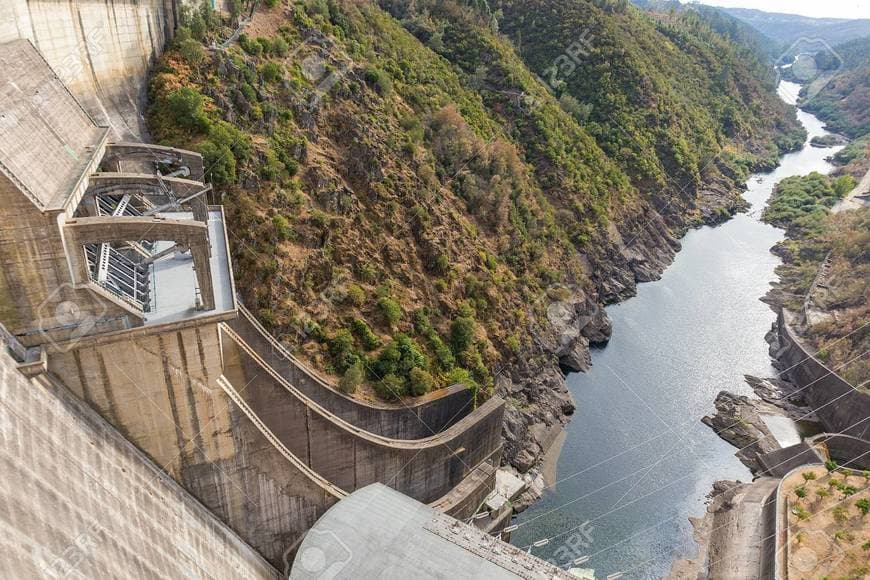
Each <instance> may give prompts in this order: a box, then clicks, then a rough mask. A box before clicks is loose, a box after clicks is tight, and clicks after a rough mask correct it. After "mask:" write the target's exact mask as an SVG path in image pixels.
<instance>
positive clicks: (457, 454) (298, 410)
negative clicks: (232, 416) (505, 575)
mask: <svg viewBox="0 0 870 580" xmlns="http://www.w3.org/2000/svg"><path fill="white" fill-rule="evenodd" d="M221 334H222V341H221V342H222V348H223V356H224V376H225V377H227V378H228V379H229V380H230V382H231V383H232V384H233V385H234V386H235V387H236V389H237V391H238V392H239V393H240V395H241V396H242V397H243V398H244V399H245V401H246V403H247V404H248V405H249V406H250V408H251V409H253V411H254V413H256V414H257V416H258V417H259V418H260V419H261V420H262V421H263V423H264V424H265V425H267V426H268V427H269V429H270V430H271V431H272V432H273V433H274V434H275V435H276V436H277V437H278V439H280V441H281V442H282V443H283V444H284V445H286V447H287V448H288V449H289V450H290V452H291V453H293V454H294V455H296V456H297V457H300V458H305V461H306V464H307V465H308V466H309V467H310V468H311V469H312V470H314V471H315V472H317V473H318V474H319V475H321V476H322V477H324V478H325V479H327V480H328V481H330V482H332V483H333V484H335V485H337V486H338V487H340V488H342V489H345V490H355V489H359V488H361V487H364V486H366V485H368V484H370V483H377V482H380V483H385V484H387V485H389V486H390V487H393V488H395V489H397V490H399V491H401V492H403V493H405V494H407V495H409V496H411V497H413V498H415V499H417V500H418V501H421V502H424V503H429V502H434V501H436V500H438V499H440V498H442V497H443V496H445V495H447V494H448V493H449V492H450V491H451V490H452V489H453V488H455V487H456V486H457V485H459V484H460V483H461V482H462V481H463V480H464V479H465V478H466V477H468V476H469V475H471V474H472V473H473V472H474V471H476V470H477V469H481V468H483V466H485V465H486V466H492V465H497V463H498V461H499V459H500V452H501V422H502V417H503V413H504V401H502V400H501V399H499V398H498V397H493V398H491V399H489V400H488V401H486V402H485V403H483V404H482V405H481V406H480V407H478V408H477V409H476V410H475V411H474V412H472V413H471V414H469V415H468V416H466V417H464V418H463V419H462V420H460V421H459V422H457V423H456V424H454V425H453V426H451V427H450V428H448V429H446V430H445V431H443V432H441V433H438V434H436V435H433V436H431V437H428V438H425V439H419V440H397V439H390V438H387V437H383V436H380V435H374V434H372V433H369V432H367V431H364V430H362V429H360V428H358V427H355V426H353V425H351V424H349V423H347V422H346V421H344V420H343V419H341V418H340V417H336V416H335V415H333V414H332V413H329V412H328V411H326V410H325V409H323V408H322V407H321V406H320V405H318V404H316V403H315V402H314V401H312V400H311V399H310V398H308V397H307V396H305V395H304V394H303V393H301V392H300V391H299V390H298V389H296V388H295V386H293V385H291V384H290V383H288V382H287V381H286V380H285V379H284V378H283V377H282V376H281V375H280V374H279V373H277V372H276V371H275V370H274V369H272V368H271V367H270V366H269V365H268V364H267V363H266V362H265V361H264V360H263V359H262V358H261V357H260V356H259V355H258V354H257V352H256V351H255V350H254V349H253V348H252V347H251V346H250V345H248V344H247V343H246V342H245V341H244V340H243V339H242V338H241V337H239V335H238V334H236V333H235V332H234V331H233V330H232V329H231V328H229V327H228V326H227V325H225V324H222V325H221Z"/></svg>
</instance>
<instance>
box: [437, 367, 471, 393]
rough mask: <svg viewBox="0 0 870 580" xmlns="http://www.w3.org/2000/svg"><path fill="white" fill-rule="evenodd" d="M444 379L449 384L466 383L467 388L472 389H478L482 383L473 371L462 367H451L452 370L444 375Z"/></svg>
mask: <svg viewBox="0 0 870 580" xmlns="http://www.w3.org/2000/svg"><path fill="white" fill-rule="evenodd" d="M444 380H445V381H446V382H447V384H448V385H465V386H466V388H468V389H470V390H472V391H477V390H478V389H479V388H480V385H478V384H477V381H475V380H474V378H473V377H472V376H471V373H469V372H468V371H467V370H465V369H464V368H462V367H454V368H453V369H451V370H450V372H448V373H447V374H445V375H444Z"/></svg>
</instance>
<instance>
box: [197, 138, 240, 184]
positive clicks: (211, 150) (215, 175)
mask: <svg viewBox="0 0 870 580" xmlns="http://www.w3.org/2000/svg"><path fill="white" fill-rule="evenodd" d="M198 150H199V153H200V154H201V155H202V162H203V165H204V166H205V168H206V176H207V177H208V180H209V181H210V182H211V183H213V184H215V185H228V184H230V183H234V182H235V181H236V158H235V157H234V156H233V152H232V151H231V150H230V148H229V147H228V146H226V145H218V144H216V143H214V142H213V141H211V140H209V141H204V142H202V143H201V144H200V145H199V147H198Z"/></svg>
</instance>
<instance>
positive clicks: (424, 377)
mask: <svg viewBox="0 0 870 580" xmlns="http://www.w3.org/2000/svg"><path fill="white" fill-rule="evenodd" d="M409 379H410V384H411V394H412V395H414V396H415V397H419V396H421V395H425V394H426V393H428V392H429V391H432V390H434V389H435V386H436V385H435V378H434V377H433V376H432V375H430V374H429V373H428V372H427V371H425V370H423V369H421V368H413V369H411V372H410V375H409Z"/></svg>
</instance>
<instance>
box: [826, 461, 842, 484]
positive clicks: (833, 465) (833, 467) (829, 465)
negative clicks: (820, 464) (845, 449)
mask: <svg viewBox="0 0 870 580" xmlns="http://www.w3.org/2000/svg"><path fill="white" fill-rule="evenodd" d="M838 467H840V466H839V465H837V462H836V461H834V460H833V459H828V460H827V461H825V469H827V470H828V472H829V473H831V472H834V471H837V468H838ZM834 481H836V480H834V479H832V480H831V482H832V483H833V482H834Z"/></svg>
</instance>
